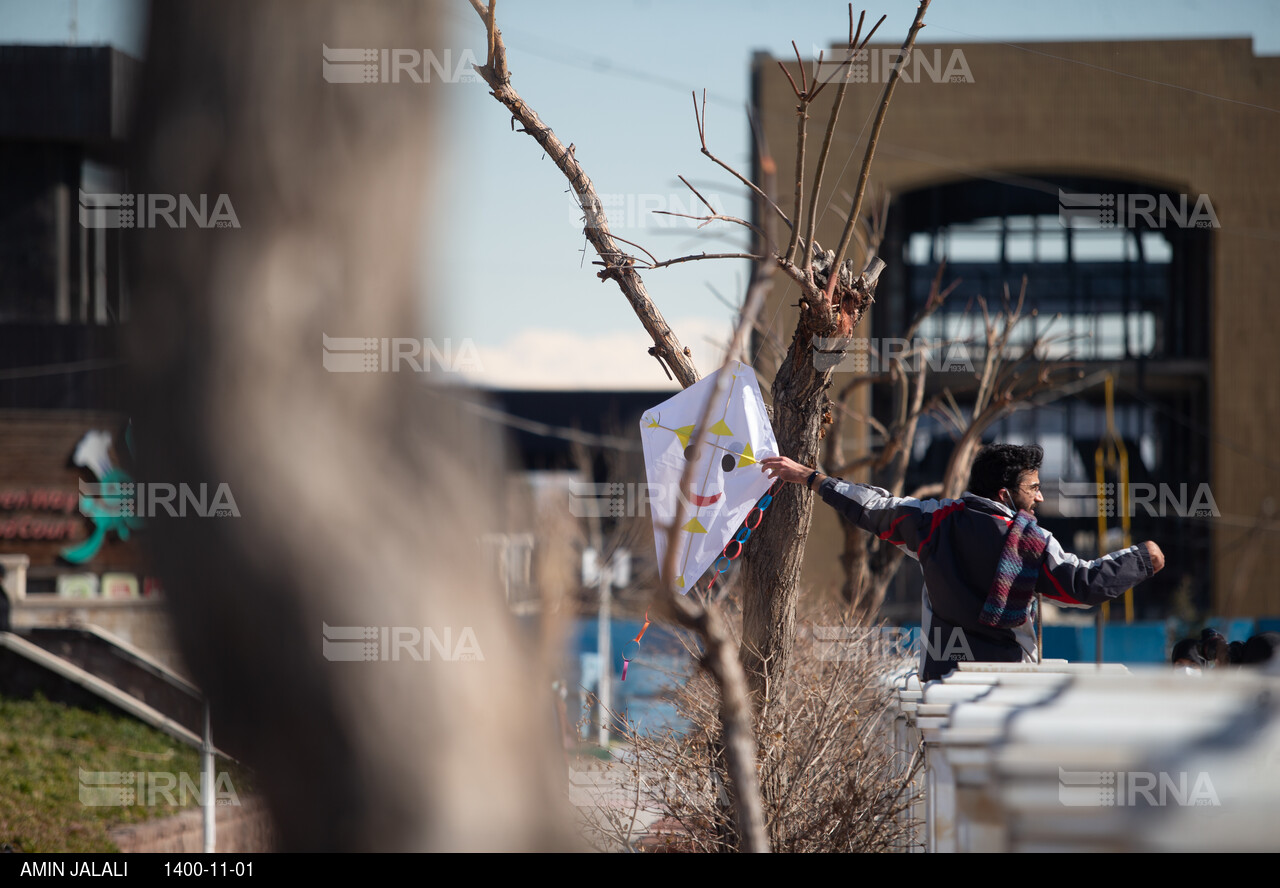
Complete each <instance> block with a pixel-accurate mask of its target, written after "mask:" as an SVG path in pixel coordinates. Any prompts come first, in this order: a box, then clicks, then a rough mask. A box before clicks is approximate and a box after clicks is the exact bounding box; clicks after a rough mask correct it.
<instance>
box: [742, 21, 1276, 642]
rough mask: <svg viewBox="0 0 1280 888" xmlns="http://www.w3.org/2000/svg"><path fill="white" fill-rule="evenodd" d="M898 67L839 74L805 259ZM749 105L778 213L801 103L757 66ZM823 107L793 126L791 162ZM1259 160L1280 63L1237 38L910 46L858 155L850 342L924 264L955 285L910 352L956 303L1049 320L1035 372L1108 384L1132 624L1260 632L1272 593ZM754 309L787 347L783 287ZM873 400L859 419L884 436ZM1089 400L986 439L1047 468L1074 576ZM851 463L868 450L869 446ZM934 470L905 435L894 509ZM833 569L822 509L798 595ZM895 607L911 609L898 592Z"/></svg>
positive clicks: (830, 580)
mask: <svg viewBox="0 0 1280 888" xmlns="http://www.w3.org/2000/svg"><path fill="white" fill-rule="evenodd" d="M836 52H837V51H836V50H827V57H828V58H830V57H833V56H835V54H836ZM897 55H898V49H897V47H879V48H875V49H873V50H872V52H871V53H869V54H868V55H867V56H866V57H863V58H861V59H855V63H854V65H853V66H852V67H851V72H850V78H849V80H850V82H849V86H848V92H847V95H846V98H845V104H844V106H843V110H842V112H841V115H840V119H839V122H838V125H837V128H836V131H835V141H834V143H833V148H832V162H831V163H830V164H829V167H828V170H827V173H826V179H825V184H824V188H823V194H822V196H821V202H820V204H819V206H820V207H823V209H824V212H823V213H822V214H821V215H820V217H819V218H820V221H819V225H818V231H817V236H816V239H817V241H818V242H819V243H820V244H822V245H823V247H824V248H830V247H834V245H835V244H836V242H837V241H838V240H839V234H840V228H841V226H842V225H843V221H844V220H843V217H842V216H841V215H840V210H842V209H847V208H848V205H849V197H848V195H850V194H852V193H853V191H854V189H855V186H856V182H857V176H858V171H859V168H860V166H861V161H862V157H863V153H864V151H865V145H866V133H867V131H868V130H869V129H870V125H871V120H872V116H873V115H874V112H875V109H876V107H877V106H878V104H879V101H880V98H881V95H882V92H883V89H884V83H885V81H886V79H887V78H888V75H889V72H890V70H891V69H892V66H893V63H894V61H895V59H896V58H897ZM789 67H790V68H791V70H792V74H793V76H796V81H797V83H799V82H800V78H799V76H798V72H797V71H796V70H795V67H796V63H795V62H794V61H791V62H790V63H789ZM815 70H817V73H818V75H819V76H827V77H834V76H837V72H838V69H834V68H827V69H826V70H825V71H823V70H819V69H815V68H813V67H811V68H810V71H809V72H808V73H810V74H812V73H813V72H814V71H815ZM753 91H754V104H755V108H756V112H757V114H758V116H759V119H760V120H761V121H762V128H763V133H764V138H765V140H766V142H767V144H768V145H769V146H770V147H771V151H772V154H773V157H774V159H775V161H776V162H777V165H778V169H779V170H780V174H779V177H778V178H779V181H780V182H783V181H785V182H787V183H788V188H787V191H788V194H789V191H790V182H791V171H792V170H793V169H794V167H795V144H796V139H795V126H796V114H795V108H796V99H795V95H794V94H793V92H792V89H791V86H790V84H789V83H788V82H787V78H786V77H784V76H783V75H782V74H781V72H780V71H778V64H777V61H776V60H774V59H772V58H769V57H767V56H765V55H760V56H757V58H756V59H755V62H754V66H753ZM835 92H836V90H835V89H827V90H825V91H824V92H823V94H822V95H821V96H820V97H819V99H818V101H817V102H815V104H814V105H813V106H812V108H811V110H810V117H811V121H810V126H811V130H810V143H811V144H815V143H817V144H820V142H818V140H819V139H820V138H821V133H822V132H823V130H824V128H825V124H826V121H827V115H828V113H829V109H830V102H831V100H832V98H833V97H834V94H835ZM1277 144H1280V59H1275V58H1260V57H1258V56H1256V55H1255V54H1254V52H1253V49H1252V46H1251V43H1250V41H1249V40H1248V39H1225V40H1176V41H1175V40H1159V41H1114V42H1113V41H1091V42H1074V43H1028V44H1023V45H1017V46H1015V45H1012V44H995V43H987V44H984V43H963V44H936V43H930V44H925V45H921V46H920V47H918V48H917V50H916V51H915V53H913V55H912V56H911V57H909V58H908V59H906V60H905V63H904V65H903V77H902V79H901V81H900V82H899V83H898V85H897V87H896V89H895V92H894V95H893V100H892V105H891V106H890V108H889V111H888V116H887V119H886V122H885V124H884V128H883V131H882V133H881V136H880V139H879V143H878V147H877V151H876V156H875V161H874V165H873V167H872V172H871V180H870V182H871V187H872V189H879V190H880V192H881V193H887V194H888V196H889V201H890V203H889V210H888V216H887V226H886V230H885V238H884V243H883V246H882V248H881V251H880V255H881V256H882V258H884V259H885V261H886V263H887V266H888V267H887V269H886V271H885V273H884V275H883V276H882V277H881V279H880V283H879V289H878V293H877V300H876V303H875V305H874V307H873V309H872V310H871V311H870V312H869V314H868V315H867V317H866V318H864V320H863V322H862V324H861V325H860V328H859V329H858V331H856V332H857V335H858V336H860V337H869V338H872V339H876V340H879V341H881V342H883V341H884V340H885V339H887V338H892V337H895V336H901V335H902V332H903V331H905V329H906V328H907V325H908V323H909V322H910V321H911V319H912V318H913V317H914V316H915V313H916V312H917V311H918V310H919V309H920V308H921V307H922V306H923V304H924V300H925V298H926V297H927V294H928V288H929V283H930V281H931V280H932V278H933V276H934V274H935V273H936V272H937V270H938V268H939V266H940V264H941V263H942V262H944V261H945V262H946V268H945V270H944V272H943V274H944V279H945V281H946V282H950V281H952V280H954V279H956V278H958V279H960V283H959V284H958V285H957V287H956V290H955V291H954V292H953V293H952V295H951V296H950V297H949V298H948V300H947V302H946V303H945V305H944V307H943V308H942V309H941V310H940V311H939V312H938V313H937V314H936V315H935V316H934V317H933V318H932V319H931V320H930V322H929V323H928V324H926V326H925V327H923V328H922V329H921V330H920V335H921V336H924V337H933V338H935V339H948V338H954V339H959V338H963V337H964V336H965V335H967V334H968V333H969V332H971V331H972V329H973V327H972V325H973V315H972V313H971V314H970V315H969V316H968V317H966V314H965V310H966V308H970V309H972V307H973V305H974V301H973V300H974V298H975V297H978V296H982V297H984V298H985V299H987V300H988V301H989V302H990V303H991V304H993V305H995V304H998V302H999V300H1000V296H1001V293H1002V291H1003V289H1004V288H1005V286H1008V287H1009V288H1010V290H1011V292H1012V293H1013V294H1014V295H1015V296H1016V294H1017V292H1018V289H1019V286H1020V284H1021V281H1022V279H1023V277H1024V276H1025V277H1026V280H1027V297H1026V299H1027V308H1028V309H1029V310H1030V309H1034V310H1035V311H1036V313H1037V314H1036V317H1034V318H1030V319H1029V321H1028V322H1027V323H1026V325H1025V326H1024V328H1023V330H1024V332H1025V334H1026V335H1028V336H1030V335H1034V334H1035V333H1040V332H1044V330H1045V328H1046V325H1048V324H1049V323H1050V322H1051V321H1053V324H1054V326H1053V328H1052V329H1053V332H1054V333H1055V334H1057V335H1060V336H1063V337H1064V338H1063V339H1062V340H1060V341H1059V342H1058V343H1057V344H1056V345H1055V346H1054V350H1053V352H1052V354H1051V357H1059V358H1061V357H1066V356H1069V357H1070V358H1072V359H1074V360H1076V361H1078V362H1079V368H1080V371H1082V372H1083V373H1084V374H1085V376H1086V378H1089V379H1095V380H1097V379H1101V377H1102V376H1103V375H1105V373H1106V372H1110V373H1111V374H1112V376H1113V379H1114V384H1115V411H1114V423H1115V430H1116V432H1117V434H1118V436H1119V437H1120V438H1121V439H1122V440H1123V442H1124V444H1125V448H1124V449H1125V450H1126V451H1127V453H1128V457H1129V465H1130V473H1129V475H1130V478H1129V480H1130V481H1131V482H1132V485H1131V489H1130V496H1129V499H1128V503H1127V506H1126V505H1125V504H1124V503H1123V502H1121V503H1117V504H1115V505H1114V506H1112V505H1111V504H1106V503H1104V504H1103V509H1104V511H1106V510H1108V509H1110V510H1111V513H1110V518H1109V524H1110V526H1118V525H1119V524H1120V517H1119V511H1118V510H1119V509H1123V508H1127V509H1128V511H1129V512H1130V514H1131V515H1132V523H1133V527H1132V532H1133V538H1134V540H1135V541H1136V540H1141V539H1148V538H1150V539H1154V540H1156V541H1157V542H1159V543H1160V544H1161V545H1162V546H1163V547H1164V550H1165V552H1166V554H1167V555H1168V556H1169V569H1168V570H1166V571H1165V572H1164V573H1163V574H1162V575H1161V576H1160V577H1157V578H1156V580H1153V581H1152V582H1151V583H1148V584H1146V585H1144V587H1143V588H1142V590H1141V594H1139V595H1138V596H1137V602H1138V606H1139V616H1140V617H1141V616H1145V617H1148V618H1160V617H1163V616H1167V615H1169V613H1171V612H1172V610H1174V609H1175V608H1177V607H1180V606H1183V605H1185V604H1187V603H1188V602H1190V603H1191V604H1193V605H1194V606H1195V607H1196V608H1197V609H1199V610H1201V611H1212V612H1214V613H1217V614H1220V615H1228V616H1229V615H1263V614H1273V613H1280V590H1277V589H1275V588H1273V586H1272V584H1271V583H1270V578H1271V577H1272V576H1274V575H1275V574H1276V573H1277V571H1278V570H1280V547H1277V545H1276V543H1277V542H1280V455H1278V453H1280V448H1277V446H1276V441H1277V440H1278V439H1280V374H1277V373H1276V371H1275V370H1274V369H1273V368H1271V366H1270V360H1269V356H1270V354H1271V349H1272V346H1273V343H1274V342H1275V341H1276V340H1277V338H1280V292H1277V284H1276V281H1277V279H1278V278H1280V250H1278V249H1277V248H1278V247H1280V178H1278V177H1277V175H1276V173H1277V168H1276V163H1277V161H1276V153H1275V146H1276V145H1277ZM816 154H817V152H816V151H810V152H809V153H808V155H807V160H808V161H809V165H808V169H807V171H806V178H807V180H808V181H811V177H812V175H813V162H814V159H815V158H816ZM837 174H838V179H837ZM783 203H784V204H786V203H788V202H787V201H784V202H783ZM770 300H771V304H770V305H769V306H768V307H767V310H766V317H769V318H774V319H776V320H775V321H774V322H773V323H775V324H777V325H779V326H780V328H782V329H780V330H779V332H780V333H781V334H782V335H783V336H784V339H785V338H789V337H790V334H791V331H792V329H793V327H794V322H795V314H794V312H795V309H794V308H790V307H789V306H792V305H793V304H794V303H795V290H794V287H793V286H791V285H790V282H789V281H787V280H786V279H785V278H783V277H781V276H779V278H778V280H777V282H776V285H775V287H774V288H773V291H772V293H771V295H770ZM1059 315H1060V317H1058V318H1057V319H1056V320H1054V318H1055V316H1059ZM757 351H758V350H757ZM872 353H874V352H872ZM761 369H762V370H763V371H764V372H766V373H768V371H769V368H767V367H764V368H761ZM847 378H848V377H846V379H847ZM931 378H932V382H931V383H930V390H931V391H937V390H939V389H940V388H942V387H943V386H947V387H950V388H951V389H952V390H953V392H955V394H956V397H957V400H958V401H959V403H960V404H961V406H962V407H963V405H964V403H965V398H966V394H967V395H968V397H969V400H970V402H971V399H972V388H973V385H972V381H973V373H972V372H966V371H965V369H964V368H963V367H959V366H957V367H954V368H953V367H947V366H941V367H937V368H936V372H933V373H931ZM840 381H841V380H840V378H839V377H837V380H836V384H837V385H839V384H840ZM879 388H880V387H872V393H871V394H870V395H869V396H868V398H867V399H864V401H863V402H862V403H861V404H860V405H859V409H861V410H866V409H870V410H871V411H872V412H873V414H879V415H883V411H884V409H885V408H886V401H885V395H884V393H883V392H881V391H880V390H879ZM1103 393H1104V388H1103V386H1102V385H1101V384H1097V385H1091V386H1088V387H1085V388H1084V389H1082V390H1080V391H1077V392H1075V393H1073V394H1071V395H1069V396H1066V397H1062V398H1059V399H1058V400H1055V401H1054V402H1052V403H1050V404H1046V405H1045V406H1043V407H1039V408H1037V409H1035V410H1030V411H1023V412H1019V413H1016V414H1014V415H1013V416H1011V417H1010V418H1008V419H1006V420H1004V421H1002V422H1000V423H998V424H997V425H996V426H995V427H993V428H992V429H991V430H989V432H988V433H987V435H986V438H987V439H988V440H1006V441H1015V442H1029V441H1037V442H1039V443H1041V444H1043V445H1044V446H1045V449H1046V461H1045V467H1044V470H1043V471H1042V473H1041V475H1042V480H1043V482H1044V490H1045V496H1046V503H1045V504H1044V506H1042V508H1041V513H1040V514H1041V516H1042V521H1043V522H1044V523H1045V524H1046V526H1048V527H1049V528H1050V529H1052V530H1053V531H1054V532H1055V534H1058V535H1059V536H1060V537H1061V538H1063V540H1064V544H1065V545H1067V547H1068V548H1073V547H1074V548H1075V549H1076V550H1077V551H1078V552H1080V554H1082V555H1092V554H1094V553H1095V552H1096V551H1097V549H1098V530H1097V527H1098V521H1097V510H1098V508H1099V506H1098V502H1099V501H1098V500H1096V499H1095V498H1093V497H1088V498H1084V499H1082V500H1081V501H1080V502H1073V501H1072V497H1073V496H1074V494H1073V493H1071V491H1074V490H1076V489H1078V488H1077V487H1071V486H1068V487H1065V488H1060V487H1058V482H1059V481H1062V482H1065V483H1066V484H1067V485H1079V484H1082V483H1087V482H1093V481H1094V480H1095V477H1096V476H1095V465H1094V462H1095V460H1094V457H1095V452H1096V450H1097V447H1098V444H1099V442H1100V441H1101V440H1102V439H1103V437H1104V436H1105V435H1106V432H1107V423H1106V409H1105V403H1104V394H1103ZM851 442H852V443H853V445H854V446H855V447H856V446H866V445H868V444H870V445H871V446H874V444H875V440H874V435H872V434H870V433H867V432H866V430H865V429H859V430H856V435H855V437H854V438H852V439H851ZM950 449H951V438H950V436H949V434H948V433H947V432H946V430H945V429H944V428H943V427H942V426H941V425H940V424H938V423H937V422H933V421H931V420H925V421H924V422H922V423H921V427H920V429H919V431H918V433H917V437H916V440H915V442H914V449H913V459H912V470H911V471H910V472H909V474H908V478H907V485H906V486H907V488H908V489H910V488H911V487H912V486H913V484H915V483H925V482H927V481H937V480H940V476H941V469H942V466H945V462H946V457H947V454H948V453H949V451H950ZM1107 479H1108V481H1110V480H1112V476H1111V475H1108V476H1107ZM853 480H858V479H857V478H854V479H853ZM1063 490H1066V491H1068V493H1066V494H1065V495H1063V494H1062V491H1063ZM1115 543H1116V541H1115V540H1114V539H1111V540H1106V541H1104V548H1116V547H1118V546H1117V545H1115ZM841 546H842V542H841V534H840V532H839V528H838V525H837V523H836V519H835V516H834V515H833V514H830V510H825V509H819V510H818V512H817V513H816V514H815V521H814V529H813V531H812V533H811V537H810V544H809V554H808V555H807V557H806V568H807V573H806V577H805V579H806V581H807V582H809V583H811V584H813V585H815V586H819V587H830V586H833V585H835V584H837V583H838V582H839V580H840V577H841V576H842V574H841V568H840V565H839V561H838V556H839V552H840V549H841ZM917 573H918V572H917ZM906 574H907V570H903V571H900V572H899V578H900V580H902V579H903V577H904V576H905V575H906ZM904 582H905V581H904ZM916 588H918V585H917V586H916ZM899 593H900V595H901V601H902V602H904V603H905V602H907V601H909V600H910V594H911V590H909V589H908V588H907V587H906V586H902V588H900V589H899ZM916 600H917V601H918V597H917V598H916Z"/></svg>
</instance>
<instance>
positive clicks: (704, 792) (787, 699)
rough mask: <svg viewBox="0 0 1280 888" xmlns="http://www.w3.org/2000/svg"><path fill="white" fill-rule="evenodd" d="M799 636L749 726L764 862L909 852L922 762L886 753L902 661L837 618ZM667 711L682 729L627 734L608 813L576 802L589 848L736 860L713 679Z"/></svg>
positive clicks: (879, 639)
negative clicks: (782, 857) (682, 722)
mask: <svg viewBox="0 0 1280 888" xmlns="http://www.w3.org/2000/svg"><path fill="white" fill-rule="evenodd" d="M736 625H737V626H738V627H740V625H741V623H740V619H739V620H737V621H736ZM797 636H798V637H797V639H796V645H795V648H794V650H793V653H792V657H791V660H790V666H789V668H788V670H787V674H786V676H785V677H784V678H783V679H782V682H781V686H780V687H776V688H771V689H770V693H769V695H768V696H769V701H770V702H769V703H768V705H767V706H766V707H765V711H764V712H763V713H761V714H760V717H759V718H758V720H757V722H758V724H759V725H760V726H761V727H760V728H759V729H758V734H759V748H760V756H759V763H758V769H759V773H760V778H761V788H762V791H763V795H764V803H765V816H766V820H767V824H768V829H769V837H770V841H771V844H772V847H773V850H775V851H780V852H814V851H838V852H854V851H904V850H907V848H908V845H909V843H910V842H911V841H912V838H911V837H912V831H913V829H914V827H915V826H916V825H917V824H915V823H913V822H912V821H911V820H910V817H909V812H910V807H911V804H912V803H913V802H914V801H916V799H915V797H914V793H915V792H916V791H917V790H916V789H914V788H913V785H912V777H913V776H914V775H916V774H918V772H919V770H920V766H921V760H920V757H919V756H918V755H909V756H908V757H906V758H904V757H902V756H901V755H899V754H896V753H895V752H894V750H893V748H892V744H891V737H892V732H893V714H892V710H891V709H890V704H891V702H892V701H893V699H894V696H895V695H894V693H893V691H892V688H891V680H892V676H893V675H895V674H901V672H902V671H903V670H904V669H908V668H911V665H912V662H911V660H910V658H909V657H908V656H906V655H905V654H904V652H903V651H901V650H900V649H898V648H897V647H896V646H895V645H893V644H891V643H889V642H888V641H887V640H886V636H885V635H884V633H883V632H882V631H881V630H880V629H879V628H865V627H858V626H851V625H846V624H845V623H843V622H842V618H841V617H840V616H835V615H827V616H823V615H821V614H818V615H815V616H813V617H811V618H810V621H807V622H805V623H802V624H801V625H800V627H799V631H798V632H797ZM675 703H676V707H677V709H678V711H679V713H680V715H681V716H682V717H683V718H685V719H687V720H688V722H689V723H690V726H689V727H688V729H687V730H683V731H679V730H675V729H664V730H661V731H649V732H637V731H634V730H628V731H626V736H627V740H628V749H627V751H626V752H625V753H624V754H623V755H622V756H621V757H620V758H621V761H618V760H615V762H614V763H613V764H612V765H610V766H609V767H610V769H611V773H610V776H609V777H608V778H607V779H606V780H605V781H604V782H605V783H607V785H608V794H609V795H610V798H609V800H608V803H604V801H603V799H604V795H605V793H604V792H601V796H600V797H601V800H602V801H601V803H600V804H597V805H591V804H586V805H584V804H582V803H581V799H580V800H579V807H578V810H579V812H580V814H581V815H582V819H583V821H584V826H585V831H586V833H587V835H588V839H589V841H591V842H592V844H593V845H594V846H596V847H598V848H600V849H602V850H606V849H607V850H619V849H623V848H631V849H638V850H650V851H732V850H736V835H735V830H734V825H733V818H732V810H731V808H730V806H729V799H728V794H727V793H726V791H725V788H724V784H723V782H722V778H721V774H722V773H723V770H722V769H723V756H722V754H720V752H719V750H720V722H719V718H718V708H719V700H718V698H717V695H716V689H715V684H714V682H713V681H712V679H711V677H710V676H709V675H707V674H706V672H705V671H703V670H697V671H695V672H694V673H693V674H692V675H691V676H689V677H688V680H687V681H684V682H683V683H681V684H680V685H679V686H678V687H677V689H676V691H675ZM616 758H618V757H616ZM642 825H643V826H645V827H646V829H644V830H641V829H640V827H641V826H642Z"/></svg>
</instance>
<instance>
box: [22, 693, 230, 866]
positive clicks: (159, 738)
mask: <svg viewBox="0 0 1280 888" xmlns="http://www.w3.org/2000/svg"><path fill="white" fill-rule="evenodd" d="M215 767H216V768H217V770H218V771H219V772H222V771H227V772H228V776H229V779H230V785H229V786H228V784H227V782H226V778H224V779H223V781H222V782H221V784H220V785H219V786H218V787H217V790H218V791H220V792H223V793H225V792H226V790H227V789H228V788H230V789H232V790H233V791H234V792H235V794H236V795H237V796H239V797H240V798H241V799H243V797H244V795H245V794H246V793H247V792H248V791H249V788H250V787H249V781H248V773H247V772H246V771H245V770H244V769H243V768H242V767H237V766H233V765H231V764H230V763H228V762H226V761H225V760H223V759H217V760H216V764H215ZM81 769H83V770H85V771H121V772H128V773H130V774H136V773H137V772H148V774H151V775H155V774H157V773H160V774H161V775H162V776H160V777H159V778H158V780H157V779H156V778H155V777H143V778H141V782H140V781H139V778H137V777H134V779H133V786H132V788H133V789H135V793H134V795H135V796H136V798H135V800H134V803H133V804H130V805H114V804H111V805H94V804H86V803H85V801H84V800H82V797H81V783H80V771H81ZM163 775H172V779H173V781H174V787H173V789H172V791H171V795H172V797H173V800H174V801H175V802H177V803H178V804H173V805H171V804H170V803H169V800H168V799H167V798H166V796H165V795H164V794H163V793H159V792H156V791H154V790H152V791H151V792H147V791H145V787H148V786H151V787H156V786H159V787H161V788H163V786H164V781H165V780H166V777H165V776H163ZM184 775H185V776H184ZM118 785H123V786H128V785H129V784H128V783H125V782H123V781H122V783H121V784H118ZM192 786H194V787H196V788H197V789H198V787H199V786H200V761H199V754H198V753H197V751H196V750H195V749H192V748H191V747H189V746H187V745H186V744H185V743H180V742H179V741H177V740H175V739H173V738H172V737H170V736H168V735H167V734H163V733H161V732H160V731H157V730H155V729H154V728H152V727H150V726H149V725H146V724H144V723H142V722H140V721H138V720H136V719H134V718H131V717H129V716H125V715H121V714H118V713H116V712H112V711H109V710H105V709H103V710H88V709H78V708H76V707H72V706H66V705H63V704H61V703H55V702H51V701H49V700H46V699H44V698H43V697H42V696H39V695H37V696H36V698H35V699H32V700H16V699H11V698H6V697H2V696H0V849H2V848H3V847H4V846H5V845H8V846H9V847H11V848H12V849H13V850H14V851H24V852H46V853H47V852H59V851H61V852H100V851H118V850H119V849H118V848H117V847H116V846H115V844H114V843H112V841H111V840H110V838H109V837H108V836H107V830H108V829H109V828H111V827H114V826H119V825H122V824H127V823H137V822H139V821H144V820H151V819H153V818H157V817H167V816H170V815H172V814H176V813H178V812H179V811H180V810H182V808H183V807H197V803H198V793H195V792H192V791H191V787H192ZM140 788H143V791H137V790H139V789H140ZM184 788H185V791H183V790H184ZM101 795H102V794H101V793H95V792H94V791H93V790H90V791H88V792H87V793H86V794H85V798H86V799H87V800H89V801H93V800H95V796H98V797H99V798H100V797H101ZM148 802H151V803H150V804H148ZM183 802H185V805H183V804H182V803H183Z"/></svg>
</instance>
